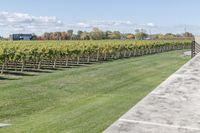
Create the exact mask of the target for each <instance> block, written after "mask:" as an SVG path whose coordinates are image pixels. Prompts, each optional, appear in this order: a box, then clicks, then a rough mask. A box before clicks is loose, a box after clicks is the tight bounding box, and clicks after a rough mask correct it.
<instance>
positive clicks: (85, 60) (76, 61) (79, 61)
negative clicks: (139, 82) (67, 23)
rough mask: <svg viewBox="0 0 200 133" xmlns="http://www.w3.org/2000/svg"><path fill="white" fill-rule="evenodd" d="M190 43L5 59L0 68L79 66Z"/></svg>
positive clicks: (187, 46)
mask: <svg viewBox="0 0 200 133" xmlns="http://www.w3.org/2000/svg"><path fill="white" fill-rule="evenodd" d="M189 48H191V45H187V44H185V45H174V46H171V45H164V46H160V47H156V48H148V49H135V50H133V51H121V52H113V53H104V54H98V53H95V54H91V55H82V56H77V57H67V58H57V59H51V60H50V59H43V60H42V61H40V62H38V61H36V60H25V61H24V62H22V61H16V62H11V61H7V62H6V63H5V64H3V65H4V66H3V65H1V67H0V69H1V70H2V71H1V73H3V71H9V70H10V71H12V70H14V71H30V70H34V69H55V68H68V67H74V66H79V65H83V64H91V63H95V62H103V61H108V60H116V59H122V58H130V57H137V56H143V55H149V54H156V53H162V52H167V51H172V50H181V49H189Z"/></svg>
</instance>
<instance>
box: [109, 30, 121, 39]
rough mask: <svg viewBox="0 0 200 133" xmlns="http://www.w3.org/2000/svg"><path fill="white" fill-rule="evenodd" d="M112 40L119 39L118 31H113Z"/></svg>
mask: <svg viewBox="0 0 200 133" xmlns="http://www.w3.org/2000/svg"><path fill="white" fill-rule="evenodd" d="M111 38H112V39H121V33H120V32H119V31H114V32H113V33H112V35H111Z"/></svg>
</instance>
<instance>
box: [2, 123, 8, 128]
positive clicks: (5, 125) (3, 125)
mask: <svg viewBox="0 0 200 133" xmlns="http://www.w3.org/2000/svg"><path fill="white" fill-rule="evenodd" d="M8 126H10V124H3V123H0V128H3V127H8Z"/></svg>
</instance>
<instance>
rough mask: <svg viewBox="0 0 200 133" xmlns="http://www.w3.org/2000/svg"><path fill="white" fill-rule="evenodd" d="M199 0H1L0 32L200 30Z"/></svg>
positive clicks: (3, 34)
mask: <svg viewBox="0 0 200 133" xmlns="http://www.w3.org/2000/svg"><path fill="white" fill-rule="evenodd" d="M199 13H200V0H1V3H0V36H8V35H9V34H12V33H36V34H42V33H44V32H51V31H67V30H68V29H74V31H77V30H84V31H90V30H91V29H92V28H93V27H98V28H100V29H102V30H112V31H115V30H119V31H121V32H123V33H125V32H130V33H134V31H135V29H146V31H147V32H149V33H168V32H172V33H183V32H185V31H189V32H192V33H194V34H200V17H198V16H199Z"/></svg>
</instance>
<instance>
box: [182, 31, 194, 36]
mask: <svg viewBox="0 0 200 133" xmlns="http://www.w3.org/2000/svg"><path fill="white" fill-rule="evenodd" d="M193 36H194V35H193V34H192V33H190V32H185V33H183V37H193Z"/></svg>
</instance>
